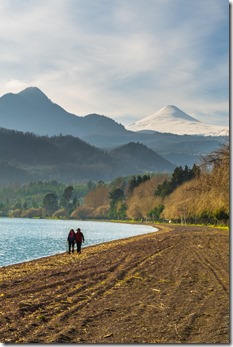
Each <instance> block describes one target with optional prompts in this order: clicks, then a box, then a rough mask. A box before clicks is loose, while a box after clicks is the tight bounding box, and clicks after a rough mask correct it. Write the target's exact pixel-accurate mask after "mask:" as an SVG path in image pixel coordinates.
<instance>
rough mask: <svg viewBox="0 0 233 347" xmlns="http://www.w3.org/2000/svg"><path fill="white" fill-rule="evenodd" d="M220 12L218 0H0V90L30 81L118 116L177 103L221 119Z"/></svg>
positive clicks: (224, 71) (224, 15)
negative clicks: (219, 115)
mask: <svg viewBox="0 0 233 347" xmlns="http://www.w3.org/2000/svg"><path fill="white" fill-rule="evenodd" d="M227 20H228V9H227V2H226V3H225V2H223V1H219V0H196V1H194V2H192V1H187V0H172V1H171V0H146V2H145V1H144V0H134V1H130V0H111V1H108V0H107V1H106V0H99V1H95V0H75V1H74V0H33V1H30V0H28V1H27V0H20V1H19V0H18V1H17V0H11V1H8V0H1V3H0V44H1V55H0V74H1V86H0V94H1V95H3V94H4V93H6V92H9V91H13V92H17V91H19V90H21V89H23V88H24V86H27V85H36V86H38V87H39V88H41V89H42V90H43V91H44V92H45V93H46V94H47V95H48V97H49V98H51V99H52V100H53V101H54V102H56V103H58V104H60V105H61V106H63V107H64V108H66V109H67V110H68V111H70V112H73V113H76V114H78V115H85V114H88V113H91V112H97V113H101V114H106V115H109V116H112V117H114V118H115V119H116V120H119V121H120V122H122V123H125V124H126V123H128V122H129V121H130V120H132V121H134V120H136V119H140V118H143V117H145V116H146V115H148V114H151V113H154V112H155V111H157V110H158V109H159V108H161V107H162V106H165V105H167V104H176V105H177V106H178V107H179V108H181V109H182V107H183V109H184V111H185V112H187V113H189V114H193V113H196V112H197V114H198V113H199V114H201V115H202V116H203V118H205V119H204V120H205V121H208V114H210V112H211V117H210V118H209V119H210V120H211V122H214V123H216V124H217V123H218V122H219V117H218V116H217V115H218V114H221V116H222V120H223V122H224V123H225V124H227V122H228V91H227V84H228V73H229V72H228V61H227V59H228V52H227V42H228V37H227V35H228V33H227V30H226V21H227ZM21 87H22V88H21ZM10 88H12V90H10Z"/></svg>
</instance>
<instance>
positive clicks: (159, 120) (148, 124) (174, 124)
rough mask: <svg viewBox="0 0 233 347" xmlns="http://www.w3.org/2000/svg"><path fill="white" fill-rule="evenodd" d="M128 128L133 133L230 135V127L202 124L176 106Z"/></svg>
mask: <svg viewBox="0 0 233 347" xmlns="http://www.w3.org/2000/svg"><path fill="white" fill-rule="evenodd" d="M126 128H127V129H128V130H131V131H146V130H148V131H150V132H151V131H158V132H161V133H171V132H172V133H173V134H177V135H204V136H227V135H228V134H229V128H228V127H225V126H218V125H210V124H205V123H202V122H200V121H199V120H197V119H196V118H193V117H191V116H189V115H188V114H187V113H185V112H183V111H181V110H180V109H179V108H178V107H176V106H174V105H168V106H165V107H163V108H161V109H160V110H159V111H158V112H156V113H154V114H152V115H150V116H148V117H145V118H143V119H141V120H139V121H137V122H135V123H132V124H130V125H129V126H127V127H126Z"/></svg>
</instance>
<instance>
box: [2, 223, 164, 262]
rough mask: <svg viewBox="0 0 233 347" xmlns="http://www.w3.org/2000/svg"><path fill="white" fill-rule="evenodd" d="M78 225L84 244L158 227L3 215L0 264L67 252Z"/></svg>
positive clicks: (137, 233)
mask: <svg viewBox="0 0 233 347" xmlns="http://www.w3.org/2000/svg"><path fill="white" fill-rule="evenodd" d="M77 228H81V230H82V232H83V234H84V237H85V243H84V244H83V247H87V246H91V245H95V244H99V243H103V242H107V241H111V240H117V239H122V238H125V237H129V236H136V235H141V234H146V233H150V232H154V231H156V230H157V229H155V228H153V227H151V226H147V225H130V224H120V223H119V224H118V223H111V222H90V221H77V220H76V221H74V220H72V221H70V220H48V219H27V218H23V219H20V218H0V266H6V265H10V264H16V263H21V262H25V261H29V260H33V259H38V258H42V257H45V256H48V255H54V254H57V253H63V252H65V251H66V250H67V242H66V240H67V235H68V232H69V230H70V229H74V230H76V229H77Z"/></svg>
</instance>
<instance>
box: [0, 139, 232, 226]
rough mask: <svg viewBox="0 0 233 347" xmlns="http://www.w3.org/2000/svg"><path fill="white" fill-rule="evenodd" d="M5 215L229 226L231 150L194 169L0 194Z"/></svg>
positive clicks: (16, 188) (221, 150)
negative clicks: (108, 181) (106, 181)
mask: <svg viewBox="0 0 233 347" xmlns="http://www.w3.org/2000/svg"><path fill="white" fill-rule="evenodd" d="M0 213H1V215H7V216H11V217H37V218H45V217H49V218H74V219H114V220H137V221H138V220H140V221H141V220H147V221H152V222H161V221H168V220H169V221H173V222H178V223H180V222H181V223H206V224H209V223H210V224H219V223H221V224H227V223H228V221H229V145H223V146H221V147H220V148H219V149H217V150H216V151H214V152H212V153H211V154H209V155H207V156H205V157H203V158H202V162H201V164H200V165H198V166H197V165H193V167H192V168H189V167H187V166H185V167H184V168H183V167H181V166H179V167H176V168H175V169H174V171H173V173H172V174H166V173H156V174H144V175H131V176H127V177H118V178H116V179H114V180H113V181H111V182H110V183H105V182H104V181H99V182H92V181H89V182H86V183H80V184H77V185H64V184H59V183H58V182H56V181H51V182H42V181H40V182H34V183H30V184H25V185H23V186H9V187H2V188H0Z"/></svg>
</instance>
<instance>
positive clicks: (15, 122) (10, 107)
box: [0, 87, 229, 177]
mask: <svg viewBox="0 0 233 347" xmlns="http://www.w3.org/2000/svg"><path fill="white" fill-rule="evenodd" d="M166 109H167V111H169V112H165V111H166ZM165 113H166V114H167V116H166V117H167V118H166V117H165ZM155 115H156V114H155ZM153 119H154V116H153V117H152V119H151V120H149V121H148V122H147V124H149V122H150V121H151V122H152V123H153ZM181 122H184V123H185V127H186V129H189V126H188V124H196V125H198V126H199V125H200V124H201V125H202V124H203V123H201V122H199V121H197V120H196V119H194V118H192V117H190V116H188V115H187V114H185V113H184V112H183V111H181V110H179V109H178V108H176V107H175V106H168V107H167V108H165V109H164V110H163V112H162V111H161V112H159V115H158V114H157V116H156V121H154V123H156V124H157V126H158V127H159V124H161V127H162V125H163V126H165V125H166V128H167V129H169V131H170V132H173V131H175V129H176V127H175V123H179V124H181ZM136 123H137V122H136ZM136 123H135V124H136ZM152 123H151V125H150V130H146V129H145V128H142V127H141V128H140V129H139V127H138V128H137V130H140V131H131V130H129V129H126V128H125V127H124V126H123V125H122V124H119V123H117V122H115V121H114V120H113V119H111V118H109V117H107V116H104V115H98V114H90V115H87V116H84V117H81V116H77V115H74V114H71V113H69V112H67V111H65V110H64V109H63V108H62V107H60V106H59V105H57V104H55V103H53V102H52V101H51V100H50V99H49V98H48V97H47V96H46V95H45V94H44V93H43V92H42V91H41V90H40V89H38V88H36V87H30V88H27V89H25V90H23V91H21V92H20V93H18V94H13V93H9V94H6V95H3V96H2V97H1V98H0V127H2V128H5V129H10V130H16V131H22V132H29V133H33V134H37V135H40V136H55V135H57V136H58V135H61V134H62V135H72V136H73V137H76V138H79V139H80V140H82V141H85V142H86V143H88V144H90V145H92V146H94V147H98V148H101V149H104V150H106V151H108V153H110V151H113V152H112V155H113V158H114V160H120V161H121V163H122V159H123V157H124V158H125V157H126V156H123V157H122V155H123V154H122V153H123V150H122V152H121V153H120V154H119V153H118V150H116V151H115V152H114V150H115V148H116V147H121V146H125V145H127V144H129V143H139V144H143V145H144V146H147V147H148V150H149V149H151V150H153V151H154V152H156V153H157V155H160V156H162V157H163V158H164V159H166V160H168V162H170V163H172V164H173V165H175V166H180V165H182V166H183V165H188V166H192V165H193V164H194V163H197V162H198V161H199V160H200V156H201V155H205V154H208V153H210V152H211V151H213V150H215V149H216V148H218V147H219V146H220V145H221V144H222V143H224V142H226V141H228V140H229V136H228V135H226V136H225V135H224V136H213V135H212V136H203V135H200V134H198V135H177V134H173V133H166V132H163V131H162V130H161V132H159V131H155V130H154V129H153V127H152ZM145 124H146V123H144V125H145ZM151 130H152V131H151ZM218 134H221V132H219V133H218ZM224 134H225V132H224ZM1 136H2V134H1ZM5 148H6V147H5ZM135 148H138V147H135ZM25 151H26V149H25ZM39 151H40V150H39V148H38V149H37V153H39ZM128 151H130V146H129V147H128ZM138 151H139V148H138ZM128 153H129V152H128ZM47 155H48V156H49V153H47ZM151 155H152V154H151ZM132 156H134V157H135V156H136V151H134V154H131V155H129V156H128V159H129V158H131V157H132ZM120 157H121V159H120ZM36 158H37V157H36V156H35V161H36V160H37V159H36ZM113 158H112V159H113ZM128 159H127V160H128ZM132 159H133V158H131V161H129V160H128V163H126V162H125V163H124V165H123V167H124V168H126V166H129V165H131V167H132V168H133V167H136V166H137V165H138V170H141V171H143V170H147V169H148V166H146V164H145V163H144V164H143V163H142V162H141V166H140V164H139V162H138V163H137V165H135V164H134V163H133V162H132ZM0 160H3V159H2V157H1V156H0ZM4 160H5V159H4ZM82 161H85V162H86V161H88V158H86V159H85V158H84V157H83V158H82ZM136 162H137V159H136V157H135V163H136ZM144 165H145V167H143V166H144ZM152 166H153V164H152ZM114 170H115V172H118V171H117V169H114ZM126 171H127V170H126ZM126 171H125V172H126ZM103 174H104V175H105V173H104V172H103ZM106 176H107V174H106ZM110 176H111V175H109V177H110Z"/></svg>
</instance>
